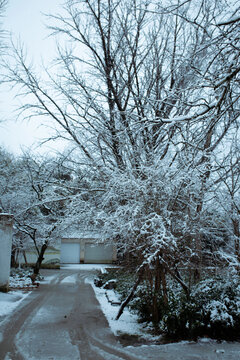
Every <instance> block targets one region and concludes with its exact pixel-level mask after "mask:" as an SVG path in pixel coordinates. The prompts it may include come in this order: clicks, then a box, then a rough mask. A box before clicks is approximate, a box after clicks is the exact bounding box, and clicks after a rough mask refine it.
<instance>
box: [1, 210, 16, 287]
mask: <svg viewBox="0 0 240 360" xmlns="http://www.w3.org/2000/svg"><path fill="white" fill-rule="evenodd" d="M12 228H13V216H12V215H9V214H1V213H0V290H1V291H7V289H8V281H9V275H10V264H11V249H12Z"/></svg>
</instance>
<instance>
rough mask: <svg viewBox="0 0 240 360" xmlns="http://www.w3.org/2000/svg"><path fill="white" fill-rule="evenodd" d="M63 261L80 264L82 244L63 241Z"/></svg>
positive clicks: (64, 262)
mask: <svg viewBox="0 0 240 360" xmlns="http://www.w3.org/2000/svg"><path fill="white" fill-rule="evenodd" d="M61 263H62V264H79V263H80V244H79V243H62V245H61Z"/></svg>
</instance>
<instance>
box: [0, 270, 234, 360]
mask: <svg viewBox="0 0 240 360" xmlns="http://www.w3.org/2000/svg"><path fill="white" fill-rule="evenodd" d="M45 273H46V274H49V272H45ZM50 274H51V275H53V274H54V276H52V279H51V281H50V283H49V284H41V286H40V287H39V288H38V289H37V290H35V291H33V293H32V294H30V295H29V296H28V297H27V298H26V299H24V301H23V302H22V303H21V304H20V305H19V307H18V308H17V310H16V311H15V312H13V313H12V314H11V315H9V316H8V317H7V318H6V320H5V321H4V322H3V323H2V324H1V326H0V334H1V336H0V341H1V342H0V359H1V360H10V359H11V360H35V359H36V360H37V359H39V360H68V359H69V360H80V359H81V360H117V359H119V360H137V359H138V360H140V359H144V360H146V359H156V360H157V359H158V360H161V359H162V360H165V359H167V360H168V359H176V360H180V359H181V360H197V359H198V360H200V359H201V360H208V359H211V360H215V359H216V360H218V359H224V360H225V359H227V360H228V359H229V360H230V359H232V360H237V359H240V351H239V350H240V348H239V345H238V344H236V343H235V344H228V343H226V344H216V343H214V344H211V343H205V344H204V343H202V344H201V343H200V344H196V345H195V344H193V345H191V344H172V345H147V346H146V345H144V346H141V347H125V348H124V347H122V346H121V344H120V343H119V342H118V339H117V338H116V337H115V336H114V335H113V334H112V332H111V330H110V328H109V325H108V322H107V320H106V318H105V317H104V315H103V313H102V311H101V308H100V305H99V303H98V301H97V299H96V297H95V293H94V291H93V288H92V286H91V285H90V284H89V280H91V279H92V278H93V277H94V271H93V270H81V269H79V268H76V269H74V268H69V269H67V268H66V269H61V270H60V271H51V272H50Z"/></svg>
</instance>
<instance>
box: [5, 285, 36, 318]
mask: <svg viewBox="0 0 240 360" xmlns="http://www.w3.org/2000/svg"><path fill="white" fill-rule="evenodd" d="M28 295H29V292H28V293H25V292H23V291H9V292H8V293H0V316H6V315H9V314H10V313H12V312H13V311H14V309H15V308H16V307H17V306H18V305H19V304H20V303H21V302H22V301H23V299H25V298H26V297H27V296H28Z"/></svg>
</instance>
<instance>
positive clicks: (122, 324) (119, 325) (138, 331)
mask: <svg viewBox="0 0 240 360" xmlns="http://www.w3.org/2000/svg"><path fill="white" fill-rule="evenodd" d="M86 280H87V279H86ZM86 280H85V282H87V281H86ZM88 283H89V284H91V285H92V287H93V290H94V292H95V295H96V297H97V299H98V301H99V303H100V306H101V309H102V311H103V313H104V315H105V317H106V319H107V321H108V323H109V326H110V328H111V330H112V332H113V333H114V334H115V335H120V334H124V333H126V334H129V335H137V336H141V337H142V338H148V337H149V335H148V334H146V331H144V329H143V324H139V323H138V316H137V315H136V314H133V313H132V312H130V311H129V310H128V308H127V307H126V308H125V309H124V311H123V314H122V315H121V317H120V319H118V320H115V319H116V316H117V313H118V310H119V306H112V305H111V303H110V302H109V301H108V299H107V297H106V294H105V292H106V290H104V289H102V288H98V287H96V286H95V285H94V283H93V281H88ZM107 293H108V297H109V298H111V299H114V300H115V301H116V302H117V301H119V298H118V296H117V294H116V293H115V292H114V290H108V291H107ZM145 330H146V328H145ZM150 338H151V339H153V337H152V336H151V337H150Z"/></svg>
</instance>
